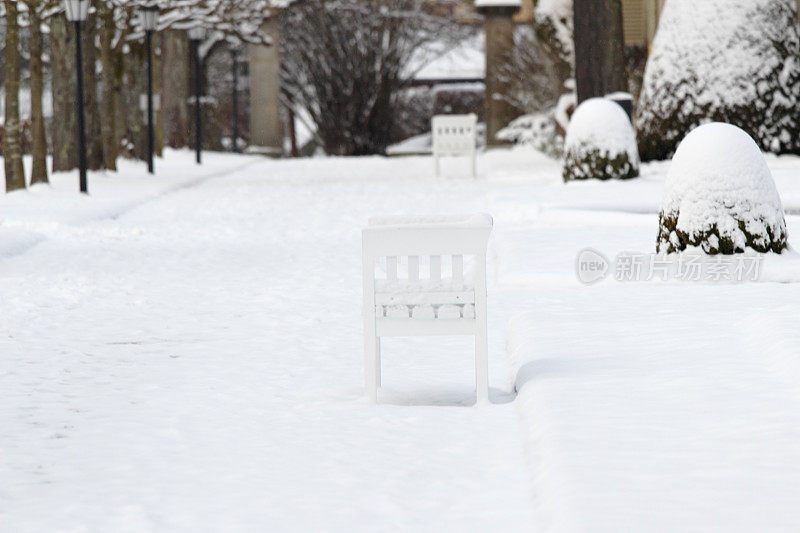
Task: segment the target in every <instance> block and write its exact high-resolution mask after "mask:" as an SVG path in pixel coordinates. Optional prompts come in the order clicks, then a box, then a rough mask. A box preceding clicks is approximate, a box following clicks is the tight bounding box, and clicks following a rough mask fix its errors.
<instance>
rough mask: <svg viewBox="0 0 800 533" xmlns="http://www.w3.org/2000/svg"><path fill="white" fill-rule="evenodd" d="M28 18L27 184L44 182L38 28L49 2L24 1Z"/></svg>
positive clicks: (49, 8) (44, 137)
mask: <svg viewBox="0 0 800 533" xmlns="http://www.w3.org/2000/svg"><path fill="white" fill-rule="evenodd" d="M24 4H25V7H26V8H27V9H26V14H27V17H28V20H27V23H28V34H29V43H30V45H29V48H30V63H29V68H30V86H31V144H32V147H31V152H32V156H33V168H32V171H31V183H32V184H33V183H47V181H48V179H47V134H46V132H45V123H44V101H43V97H44V68H43V63H44V34H43V31H42V25H43V24H44V21H45V20H46V19H47V18H48V16H49V14H50V12H51V11H52V2H50V1H47V0H25V1H24Z"/></svg>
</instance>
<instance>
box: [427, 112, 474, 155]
mask: <svg viewBox="0 0 800 533" xmlns="http://www.w3.org/2000/svg"><path fill="white" fill-rule="evenodd" d="M477 128H478V117H477V116H476V115H436V116H435V117H433V119H432V120H431V131H432V134H433V154H434V155H437V156H442V155H468V154H472V153H473V152H475V150H476V143H477V139H478V134H477Z"/></svg>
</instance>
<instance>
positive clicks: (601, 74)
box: [573, 0, 628, 102]
mask: <svg viewBox="0 0 800 533" xmlns="http://www.w3.org/2000/svg"><path fill="white" fill-rule="evenodd" d="M573 9H574V16H575V83H576V85H577V90H578V102H583V101H584V100H587V99H589V98H592V97H595V96H605V95H606V94H609V93H612V92H614V91H627V90H628V82H627V77H626V74H625V45H624V41H623V34H622V3H621V1H620V0H574V3H573Z"/></svg>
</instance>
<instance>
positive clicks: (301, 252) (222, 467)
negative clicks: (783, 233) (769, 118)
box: [0, 149, 800, 532]
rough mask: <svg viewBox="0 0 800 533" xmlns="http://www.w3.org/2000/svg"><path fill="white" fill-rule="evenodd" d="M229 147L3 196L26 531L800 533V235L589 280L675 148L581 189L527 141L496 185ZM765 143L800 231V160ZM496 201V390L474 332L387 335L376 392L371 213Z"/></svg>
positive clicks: (7, 343)
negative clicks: (752, 258) (739, 280)
mask: <svg viewBox="0 0 800 533" xmlns="http://www.w3.org/2000/svg"><path fill="white" fill-rule="evenodd" d="M206 161H207V163H206V164H204V166H203V167H196V166H195V165H194V164H193V163H192V154H191V153H189V152H167V157H166V159H165V160H163V161H162V160H159V161H158V162H157V172H158V174H157V175H156V176H154V177H150V176H148V175H147V174H146V172H145V171H144V169H143V168H142V165H141V164H134V163H129V162H125V163H124V165H123V167H122V170H121V172H120V173H119V174H118V175H113V174H108V175H104V174H97V173H92V174H90V182H89V185H90V190H91V192H92V196H91V197H89V198H86V197H81V196H80V195H78V194H77V193H76V190H77V177H76V176H75V175H73V174H58V175H56V176H54V177H53V185H52V186H37V187H34V188H33V189H32V190H30V191H23V192H15V193H12V194H8V195H5V196H0V216H2V221H1V222H0V243H2V245H1V246H2V248H0V302H2V303H3V305H2V306H0V354H2V357H0V523H2V524H3V529H7V530H9V531H14V532H17V531H20V532H27V531H31V532H33V531H82V530H83V531H174V530H177V531H220V530H224V531H347V532H352V531H385V530H389V529H390V530H392V531H442V530H448V529H449V530H453V531H465V532H466V531H559V532H561V531H600V532H602V531H655V532H659V531H725V532H736V531H767V530H769V531H793V530H794V529H795V528H796V524H797V523H798V520H800V492H798V491H797V490H796V487H797V486H798V483H799V482H800V448H798V446H797V442H798V441H800V364H798V359H797V349H796V347H797V345H798V343H800V333H798V330H797V327H796V316H797V305H798V304H797V302H798V301H800V285H798V284H797V283H788V281H795V282H796V281H798V279H800V275H798V274H799V273H800V257H798V256H797V255H796V254H791V253H789V254H782V255H771V256H769V257H767V258H766V259H765V260H764V265H763V266H764V270H765V272H766V271H767V270H769V271H770V272H771V273H770V274H769V275H768V276H765V278H763V279H762V280H761V281H760V282H754V283H743V284H719V283H712V282H705V283H688V282H687V283H682V282H676V281H669V282H660V281H653V282H644V281H643V282H638V283H636V282H631V283H621V282H617V281H614V280H605V281H603V282H600V283H598V284H595V285H592V286H591V287H588V286H585V285H583V284H581V283H580V282H579V281H578V280H577V279H576V276H575V270H574V268H575V258H576V256H577V254H578V252H579V251H580V250H582V249H584V248H586V247H589V246H591V247H593V248H595V249H597V250H598V251H600V252H602V253H603V254H605V255H606V256H608V257H613V256H614V255H615V254H617V253H619V252H621V251H640V252H643V253H651V252H653V251H654V250H653V237H654V236H655V233H656V231H657V224H658V221H657V215H658V209H659V205H660V201H661V197H662V191H663V187H664V184H665V179H666V174H667V170H668V165H667V164H663V163H656V164H647V165H644V166H643V168H642V177H641V178H639V179H637V180H631V181H622V182H620V181H610V182H594V181H588V182H576V183H572V184H570V186H568V187H567V186H564V185H563V184H562V183H561V177H560V166H559V164H558V162H555V161H552V160H551V159H549V158H547V157H545V156H543V155H541V154H537V153H535V152H530V151H525V150H511V149H502V150H490V151H487V152H485V153H482V154H481V155H480V156H479V161H478V169H479V179H478V180H466V179H455V178H441V179H436V178H434V177H433V165H432V161H431V159H430V157H406V158H376V157H368V158H318V159H298V160H284V161H275V160H269V159H261V158H257V157H249V156H238V157H237V156H232V155H231V156H229V155H218V154H207V157H206ZM767 164H768V165H769V168H770V170H771V173H772V175H773V176H774V180H775V184H776V187H777V189H778V191H779V192H780V195H781V197H782V198H783V200H784V205H785V207H786V211H787V213H788V215H787V225H788V226H789V229H790V235H792V234H793V233H792V232H791V229H792V228H794V227H797V225H798V224H800V216H799V215H800V184H798V181H797V174H798V172H800V158H797V157H791V156H787V157H780V158H778V157H774V156H770V157H768V158H767ZM470 212H487V213H491V214H492V216H493V219H494V229H493V233H492V239H491V241H490V253H489V257H488V261H489V276H488V278H489V340H490V352H489V360H490V386H491V391H490V399H491V401H492V405H489V406H472V403H473V402H474V373H473V372H474V370H473V359H472V350H473V346H472V341H471V339H469V338H452V339H451V338H421V339H387V340H386V341H385V344H384V346H383V353H382V357H383V365H384V366H383V380H384V388H383V390H382V391H381V393H380V401H381V403H380V404H379V405H377V406H372V405H369V404H368V403H367V402H366V401H365V398H364V385H363V366H362V365H363V354H362V331H361V316H360V311H361V285H360V282H361V256H360V229H361V228H362V227H363V226H364V225H365V224H366V222H367V220H368V218H369V217H371V216H381V215H388V214H397V215H403V216H412V215H434V214H443V215H457V214H460V213H470ZM792 278H793V279H792ZM406 311H407V308H406ZM515 385H516V388H517V389H518V393H515V392H514V387H515Z"/></svg>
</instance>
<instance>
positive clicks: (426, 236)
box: [362, 215, 492, 313]
mask: <svg viewBox="0 0 800 533" xmlns="http://www.w3.org/2000/svg"><path fill="white" fill-rule="evenodd" d="M370 222H371V225H370V226H369V227H367V228H364V230H363V231H362V239H363V261H364V263H363V268H364V312H365V313H370V312H371V310H374V306H375V305H378V306H381V305H391V304H398V303H399V304H403V305H415V304H419V305H424V304H433V305H442V304H473V303H475V304H478V303H480V302H483V301H485V292H486V288H485V283H486V278H485V264H486V248H487V245H488V241H489V235H490V233H491V231H492V219H491V217H490V216H488V215H476V216H473V217H436V218H428V219H413V220H412V219H401V218H391V219H373V220H371V221H370ZM465 256H474V258H475V261H474V276H473V279H465V269H464V263H465V261H464V258H465ZM382 261H385V270H386V276H385V278H384V279H376V276H375V267H376V264H378V263H379V262H382ZM400 265H402V266H403V267H405V269H404V271H403V272H400V268H398V267H399V266H400ZM421 267H422V268H421ZM387 291H388V294H387ZM427 293H431V294H433V295H435V296H436V298H435V299H430V298H426V297H420V296H419V295H424V294H427ZM481 294H483V296H482V297H481Z"/></svg>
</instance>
